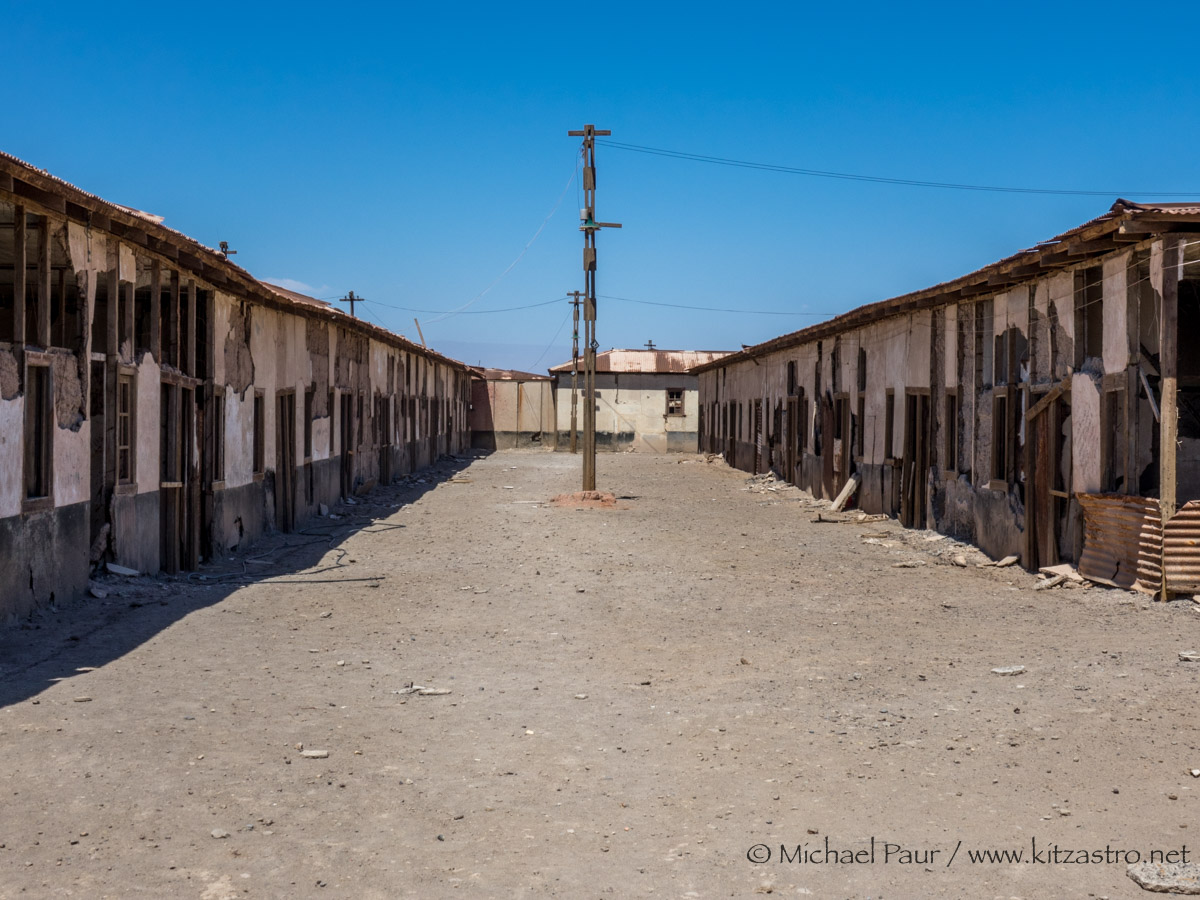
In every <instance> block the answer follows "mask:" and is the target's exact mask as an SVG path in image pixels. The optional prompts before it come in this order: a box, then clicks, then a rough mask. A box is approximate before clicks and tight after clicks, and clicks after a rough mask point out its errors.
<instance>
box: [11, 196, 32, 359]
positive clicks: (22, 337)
mask: <svg viewBox="0 0 1200 900" xmlns="http://www.w3.org/2000/svg"><path fill="white" fill-rule="evenodd" d="M25 252H26V235H25V207H24V206H22V205H21V204H19V203H18V204H17V207H16V220H15V227H14V229H13V346H15V347H17V348H18V349H19V348H21V347H24V346H25V344H26V342H27V341H28V338H29V335H28V333H27V332H26V330H25V329H26V328H27V327H28V326H27V325H26V324H25V295H26V293H27V292H28V289H27V288H26V286H25V279H26V276H27V274H28V273H27V272H26V265H27V262H26V259H25ZM22 380H24V376H22Z"/></svg>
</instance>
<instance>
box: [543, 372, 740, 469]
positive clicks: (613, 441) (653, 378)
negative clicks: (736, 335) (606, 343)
mask: <svg viewBox="0 0 1200 900" xmlns="http://www.w3.org/2000/svg"><path fill="white" fill-rule="evenodd" d="M726 355H727V353H726V352H725V351H713V350H606V351H604V352H603V353H597V354H596V449H597V450H640V451H646V452H649V453H668V452H671V453H674V452H685V453H695V452H696V449H697V440H698V438H697V435H698V428H699V421H700V420H699V411H700V407H699V403H698V400H697V378H696V376H695V375H693V374H690V373H689V371H688V370H689V369H691V368H692V367H693V366H698V365H701V364H702V363H708V362H711V361H713V360H715V359H719V358H720V357H722V356H726ZM572 365H573V363H572V362H570V361H568V362H565V363H563V364H562V365H559V366H555V367H554V368H552V369H550V374H551V375H554V376H556V377H557V379H558V390H557V397H558V400H557V404H556V405H557V407H558V448H559V449H560V450H566V449H570V446H571V369H572ZM578 365H579V370H578V371H579V404H580V405H579V406H578V407H577V409H578V411H577V415H576V430H577V432H578V433H579V434H580V435H581V434H582V428H583V407H582V405H581V404H582V402H583V360H582V358H581V359H580V360H579V363H578ZM577 440H578V441H581V440H582V438H581V437H578V435H577Z"/></svg>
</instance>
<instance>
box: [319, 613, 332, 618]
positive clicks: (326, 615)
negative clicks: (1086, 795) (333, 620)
mask: <svg viewBox="0 0 1200 900" xmlns="http://www.w3.org/2000/svg"><path fill="white" fill-rule="evenodd" d="M332 615H333V612H332V611H331V612H323V613H321V618H322V619H328V618H329V617H330V616H332Z"/></svg>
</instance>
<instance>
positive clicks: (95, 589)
mask: <svg viewBox="0 0 1200 900" xmlns="http://www.w3.org/2000/svg"><path fill="white" fill-rule="evenodd" d="M88 593H89V594H91V595H92V596H93V597H95V598H96V599H97V600H103V599H104V598H105V597H107V596H108V591H106V590H105V589H104V588H102V587H100V585H98V584H95V583H93V582H90V581H89V582H88Z"/></svg>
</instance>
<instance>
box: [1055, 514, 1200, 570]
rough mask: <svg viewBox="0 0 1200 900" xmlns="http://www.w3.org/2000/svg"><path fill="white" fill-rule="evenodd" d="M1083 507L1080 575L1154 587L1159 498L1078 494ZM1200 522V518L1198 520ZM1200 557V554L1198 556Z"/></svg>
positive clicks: (1157, 546) (1159, 541)
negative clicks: (1140, 583)
mask: <svg viewBox="0 0 1200 900" xmlns="http://www.w3.org/2000/svg"><path fill="white" fill-rule="evenodd" d="M1075 496H1076V499H1077V500H1078V501H1079V505H1080V506H1081V507H1082V508H1083V523H1084V537H1083V553H1082V555H1081V556H1080V557H1079V574H1080V575H1083V576H1084V577H1085V578H1087V579H1089V580H1090V581H1096V582H1099V583H1101V584H1109V585H1112V586H1113V587H1119V588H1126V589H1129V588H1132V587H1133V586H1134V585H1135V583H1137V582H1139V581H1140V582H1143V583H1142V585H1141V586H1142V587H1143V588H1144V589H1148V590H1154V589H1155V588H1156V587H1157V586H1158V583H1157V581H1155V580H1153V579H1155V578H1156V564H1157V560H1158V558H1160V557H1161V553H1162V551H1161V540H1160V538H1159V535H1160V534H1161V522H1160V518H1159V511H1158V501H1157V500H1154V499H1152V498H1149V497H1131V496H1126V495H1125V494H1076V495H1075ZM1198 525H1200V521H1198ZM1198 559H1200V555H1198Z"/></svg>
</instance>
